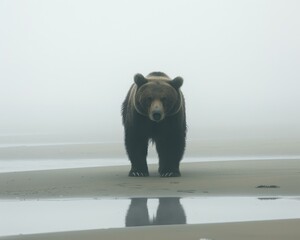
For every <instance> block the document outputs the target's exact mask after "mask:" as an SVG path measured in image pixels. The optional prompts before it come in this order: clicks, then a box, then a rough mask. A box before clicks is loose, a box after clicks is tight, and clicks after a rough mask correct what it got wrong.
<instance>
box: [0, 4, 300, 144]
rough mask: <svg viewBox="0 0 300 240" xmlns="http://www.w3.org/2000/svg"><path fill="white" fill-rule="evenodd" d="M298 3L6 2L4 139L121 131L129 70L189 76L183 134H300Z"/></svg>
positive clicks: (96, 136) (1, 49)
mask: <svg viewBox="0 0 300 240" xmlns="http://www.w3.org/2000/svg"><path fill="white" fill-rule="evenodd" d="M299 9H300V2H299V1H296V0H295V1H289V0H287V1H276V0H270V1H263V0H258V1H238V0H237V1H191V0H189V1H183V0H182V1H176V0H170V1H166V0H164V1H161V0H151V1H138V0H135V1H134V0H130V1H121V0H113V1H112V0H110V1H96V0H95V1H90V0H82V1H79V0H75V1H74V0H73V1H60V0H59V1H58V0H47V1H46V0H41V1H38V0H24V1H21V0H19V1H16V0H1V1H0V114H1V118H0V143H5V141H6V139H7V136H11V135H25V136H27V135H35V134H42V135H44V134H45V135H47V134H50V135H52V136H56V135H70V136H74V139H73V140H74V141H82V140H87V141H88V140H103V141H122V135H123V130H122V125H121V115H120V106H121V103H122V101H123V99H124V97H125V95H126V93H127V91H128V88H129V87H130V85H131V84H132V82H133V75H134V74H135V73H137V72H140V73H143V74H148V73H149V72H151V71H163V72H165V73H167V74H168V75H169V76H171V77H176V76H178V75H180V76H182V77H183V78H184V80H185V81H184V85H183V87H182V90H183V92H184V95H185V97H186V105H187V116H188V125H189V135H188V136H189V139H195V138H201V139H206V138H223V139H226V138H237V139H243V138H259V137H262V136H264V137H270V138H276V137H277V138H283V137H284V138H298V139H299V138H300V121H299V119H300V94H299V89H300V83H299V81H300V68H299V63H300V44H299V43H300V28H299V26H300V15H299ZM78 136H82V138H81V137H78ZM83 136H84V137H83Z"/></svg>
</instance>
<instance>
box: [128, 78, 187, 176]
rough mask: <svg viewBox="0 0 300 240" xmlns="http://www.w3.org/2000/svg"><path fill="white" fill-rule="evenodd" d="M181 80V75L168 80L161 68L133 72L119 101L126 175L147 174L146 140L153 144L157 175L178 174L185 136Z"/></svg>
mask: <svg viewBox="0 0 300 240" xmlns="http://www.w3.org/2000/svg"><path fill="white" fill-rule="evenodd" d="M182 83H183V80H182V78H180V77H177V78H175V79H173V80H171V79H170V78H169V77H168V76H167V75H166V74H164V73H161V72H153V73H150V74H149V75H148V76H147V77H144V76H143V75H141V74H137V75H136V76H135V83H134V84H133V85H132V86H131V88H130V90H129V92H128V94H127V96H126V98H125V100H124V102H123V105H122V117H123V125H124V130H125V147H126V151H127V154H128V157H129V159H130V161H131V170H130V172H129V176H149V172H148V166H147V161H146V158H147V153H148V143H149V140H152V141H153V142H154V143H155V145H156V150H157V152H158V156H159V173H160V175H161V176H162V177H178V176H180V170H179V163H180V160H181V159H182V157H183V154H184V150H185V139H186V115H185V103H184V98H183V95H182V93H181V90H180V87H181V85H182Z"/></svg>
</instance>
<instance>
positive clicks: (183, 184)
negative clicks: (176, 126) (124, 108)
mask: <svg viewBox="0 0 300 240" xmlns="http://www.w3.org/2000/svg"><path fill="white" fill-rule="evenodd" d="M128 170H129V167H128V166H115V167H96V168H81V169H80V168H79V169H64V170H45V171H32V172H30V171H28V172H15V173H1V174H0V189H1V191H0V199H2V200H3V199H25V200H30V199H51V198H53V199H59V198H62V199H63V198H116V197H118V198H133V197H208V196H255V197H268V196H270V197H274V196H300V188H299V182H300V161H299V160H260V161H259V160H257V161H232V162H230V161H228V162H202V163H183V164H182V168H181V171H182V177H180V178H160V177H159V176H158V173H157V165H151V166H150V175H151V176H150V177H147V178H129V177H127V173H128ZM299 226H300V220H299V219H296V220H279V221H262V222H243V223H223V224H220V223H217V224H195V225H172V226H147V227H132V228H122V229H107V230H90V231H74V232H66V233H49V234H37V235H28V236H26V235H21V236H17V237H2V238H0V239H201V238H202V239H214V240H215V239H298V238H299V236H300V228H299Z"/></svg>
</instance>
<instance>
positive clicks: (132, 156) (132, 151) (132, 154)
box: [125, 130, 149, 177]
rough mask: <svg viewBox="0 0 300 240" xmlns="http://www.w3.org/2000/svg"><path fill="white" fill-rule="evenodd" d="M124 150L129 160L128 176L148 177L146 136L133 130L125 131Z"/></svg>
mask: <svg viewBox="0 0 300 240" xmlns="http://www.w3.org/2000/svg"><path fill="white" fill-rule="evenodd" d="M125 146H126V151H127V154H128V157H129V160H130V162H131V170H130V171H129V174H128V176H130V177H148V176H149V171H148V166H147V160H146V158H147V153H148V138H146V137H143V136H142V135H141V134H139V133H137V132H135V131H132V130H131V131H129V130H128V131H126V132H125Z"/></svg>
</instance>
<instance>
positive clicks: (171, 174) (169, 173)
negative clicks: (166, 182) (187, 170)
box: [159, 171, 181, 178]
mask: <svg viewBox="0 0 300 240" xmlns="http://www.w3.org/2000/svg"><path fill="white" fill-rule="evenodd" d="M159 174H160V176H161V177H164V178H165V177H180V176H181V174H180V172H179V171H163V172H160V173H159Z"/></svg>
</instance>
